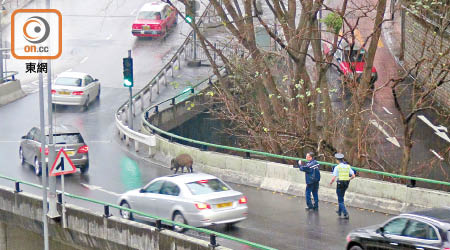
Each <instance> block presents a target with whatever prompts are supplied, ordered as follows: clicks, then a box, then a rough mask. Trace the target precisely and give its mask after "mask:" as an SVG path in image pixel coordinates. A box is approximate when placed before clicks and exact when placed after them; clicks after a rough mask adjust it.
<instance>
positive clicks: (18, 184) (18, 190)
mask: <svg viewBox="0 0 450 250" xmlns="http://www.w3.org/2000/svg"><path fill="white" fill-rule="evenodd" d="M15 186H16V189H15V190H14V192H16V193H20V192H22V190H21V189H20V182H18V181H16V185H15Z"/></svg>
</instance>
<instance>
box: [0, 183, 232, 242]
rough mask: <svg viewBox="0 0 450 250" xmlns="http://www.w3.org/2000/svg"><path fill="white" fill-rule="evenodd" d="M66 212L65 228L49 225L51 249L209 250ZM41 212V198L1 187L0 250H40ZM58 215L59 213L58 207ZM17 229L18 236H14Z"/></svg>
mask: <svg viewBox="0 0 450 250" xmlns="http://www.w3.org/2000/svg"><path fill="white" fill-rule="evenodd" d="M66 210H67V212H66V217H67V228H63V227H62V223H61V222H58V221H53V220H50V222H49V239H50V246H53V247H52V248H51V249H111V250H116V249H117V250H122V249H161V250H165V249H177V250H183V249H196V250H206V249H211V247H210V246H209V243H208V242H206V241H203V240H198V239H195V238H193V237H190V236H187V235H184V234H179V233H176V232H173V231H170V230H162V231H158V230H156V228H154V227H151V226H148V225H146V224H142V223H137V222H133V221H128V220H124V219H121V218H120V217H115V216H113V217H109V218H105V217H103V216H102V214H99V213H95V212H92V211H90V210H88V209H85V208H81V207H78V206H75V205H71V204H67V205H66ZM42 211H43V210H42V198H41V197H38V196H35V195H32V194H27V193H24V192H21V193H16V192H14V190H13V189H10V188H7V187H1V186H0V239H1V243H0V250H6V249H30V250H31V249H33V250H34V249H43V248H44V247H43V236H42V235H43V234H44V233H43V222H42V213H43V212H42ZM58 211H59V212H60V213H61V206H60V205H59V204H58ZM17 228H20V233H14V232H17ZM30 235H31V236H33V238H36V237H37V238H38V240H37V241H35V242H33V244H28V243H30V242H29V240H30V237H29V236H30ZM22 241H23V242H24V243H23V244H22V243H21V242H22ZM27 242H28V243H27ZM27 245H29V246H30V247H26V246H27ZM17 246H19V248H18V247H17ZM215 249H220V250H224V249H227V248H224V247H216V248H215Z"/></svg>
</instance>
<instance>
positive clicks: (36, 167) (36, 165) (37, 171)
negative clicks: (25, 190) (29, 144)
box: [34, 157, 42, 176]
mask: <svg viewBox="0 0 450 250" xmlns="http://www.w3.org/2000/svg"><path fill="white" fill-rule="evenodd" d="M34 173H35V174H36V176H40V175H41V174H42V167H41V166H40V164H39V160H38V158H37V157H35V158H34Z"/></svg>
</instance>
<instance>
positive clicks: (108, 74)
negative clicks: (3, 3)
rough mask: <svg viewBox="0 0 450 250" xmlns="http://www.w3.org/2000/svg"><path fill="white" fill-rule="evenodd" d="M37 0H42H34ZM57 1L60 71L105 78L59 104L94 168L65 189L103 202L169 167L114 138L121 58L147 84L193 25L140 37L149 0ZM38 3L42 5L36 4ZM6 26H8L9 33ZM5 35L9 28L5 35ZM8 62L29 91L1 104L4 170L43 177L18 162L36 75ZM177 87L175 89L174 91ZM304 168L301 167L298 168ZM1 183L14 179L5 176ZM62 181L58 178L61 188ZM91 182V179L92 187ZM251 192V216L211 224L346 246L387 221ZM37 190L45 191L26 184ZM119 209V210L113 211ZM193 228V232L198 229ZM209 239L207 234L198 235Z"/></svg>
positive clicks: (284, 242) (272, 242)
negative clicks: (356, 231) (139, 16)
mask: <svg viewBox="0 0 450 250" xmlns="http://www.w3.org/2000/svg"><path fill="white" fill-rule="evenodd" d="M36 2H37V5H38V4H40V3H41V2H40V1H36ZM54 2H55V3H56V4H55V5H53V6H52V7H53V8H57V9H59V10H60V11H61V12H62V13H63V20H64V30H63V40H64V41H63V55H62V57H61V58H60V59H58V60H55V61H54V62H53V63H52V65H53V66H54V73H55V75H56V74H57V73H59V72H61V71H65V70H72V71H85V72H89V73H92V75H93V76H94V77H96V78H99V79H100V81H101V83H102V92H101V97H100V100H99V101H97V102H95V103H93V104H92V105H91V106H90V107H89V109H88V110H87V111H85V112H83V111H81V109H80V108H77V107H60V106H58V107H57V110H56V113H55V115H54V119H55V123H56V124H72V125H74V126H76V127H78V128H79V129H80V131H81V133H82V134H83V136H84V138H85V140H86V142H87V144H88V145H89V155H90V166H91V167H90V169H89V173H88V175H86V176H82V175H80V174H79V173H76V174H73V175H70V176H67V177H66V181H65V183H66V187H65V189H66V191H67V192H69V193H73V194H78V195H82V196H86V197H89V198H92V199H97V200H102V201H106V202H115V201H116V199H117V194H120V193H123V192H125V191H127V190H130V189H133V188H137V187H140V186H141V185H143V184H145V183H147V182H148V181H149V180H151V179H152V178H154V177H157V176H161V175H166V174H169V170H168V169H167V168H165V167H163V166H162V165H161V163H158V162H153V161H152V160H151V159H144V158H141V157H139V156H137V155H135V154H134V153H130V152H128V150H127V148H126V147H125V146H124V145H123V144H122V143H121V141H120V140H119V139H118V137H117V133H116V130H115V124H114V121H113V118H114V112H115V111H116V109H117V108H118V107H119V106H120V105H121V104H122V103H123V102H124V101H125V100H126V98H127V95H128V92H127V90H126V89H124V88H123V87H122V82H121V80H122V65H121V64H122V60H121V58H122V57H124V56H126V53H127V50H128V49H131V48H132V49H133V57H134V59H135V63H134V64H135V79H136V81H137V82H136V88H135V89H139V88H140V87H142V86H144V85H145V84H146V83H147V81H148V80H149V79H151V77H152V76H153V75H154V74H155V73H156V72H157V71H159V69H160V67H161V66H162V65H163V64H164V58H166V57H167V55H169V54H170V53H171V52H173V51H175V50H176V49H177V47H178V46H177V45H178V44H180V43H181V41H183V40H184V37H185V34H186V33H187V32H188V30H187V29H185V28H184V27H185V26H183V24H182V22H180V25H179V26H178V27H177V28H176V30H175V31H174V32H173V33H172V34H171V35H170V36H169V37H168V38H167V39H166V41H163V40H160V39H156V40H136V39H135V38H133V37H132V36H131V34H130V24H131V22H132V20H133V19H134V14H133V13H135V12H136V10H137V9H138V8H139V7H140V6H141V5H142V4H143V3H144V2H146V1H138V0H135V1H124V0H123V1H106V0H101V1H93V0H92V1H86V4H84V6H85V7H82V6H80V5H79V4H78V3H75V2H74V1H69V0H67V1H58V2H56V1H54ZM32 7H38V6H32ZM6 33H7V32H5V33H4V35H5V34H6ZM5 36H6V35H5ZM10 61H11V62H9V64H8V68H9V69H10V70H15V69H14V67H16V68H17V70H19V71H20V72H21V73H20V74H19V78H21V79H23V80H22V81H23V82H24V85H25V88H26V90H27V92H28V93H31V94H30V95H28V96H26V97H25V98H23V99H20V100H18V101H16V102H14V103H11V104H8V105H5V106H3V107H0V174H2V175H6V176H10V177H14V178H18V179H21V180H24V181H29V182H33V183H38V184H41V178H40V177H37V176H35V175H34V172H33V171H32V168H31V167H29V166H21V164H20V163H19V157H18V148H19V139H20V137H21V136H22V135H24V134H25V133H26V132H27V131H28V130H29V129H30V128H31V127H32V126H37V125H39V102H38V95H37V93H35V91H36V89H37V86H36V82H35V80H36V79H37V75H26V74H24V73H23V71H24V69H25V66H24V62H23V61H13V60H12V59H11V60H10ZM172 91H173V90H172ZM299 174H300V173H299ZM0 185H6V186H9V187H12V185H13V183H11V182H8V181H4V180H1V181H0ZM59 185H60V181H59V179H58V187H59ZM89 185H90V186H89ZM234 187H235V188H236V189H237V190H240V191H242V192H243V193H245V194H246V195H247V197H248V198H249V207H250V212H249V218H248V220H246V221H244V222H242V223H240V224H238V225H237V226H236V227H235V228H233V229H231V230H226V229H225V228H224V227H222V226H215V227H212V229H213V230H218V231H221V232H225V233H227V234H231V235H234V236H237V237H240V238H244V239H247V240H250V241H254V242H258V243H261V244H266V245H269V246H272V247H276V248H279V249H342V248H343V247H344V246H345V235H346V233H347V232H348V231H350V230H351V229H353V228H357V227H361V226H366V225H371V224H374V223H379V222H381V221H384V220H386V219H387V218H388V217H389V216H387V215H384V214H379V213H372V212H370V211H361V210H358V209H350V213H351V219H350V221H343V220H339V219H338V218H337V217H336V214H335V213H334V210H335V209H336V206H335V205H334V204H328V203H321V208H320V211H319V212H318V213H306V212H305V211H304V200H303V198H302V197H292V196H287V195H281V194H277V193H272V192H268V191H263V190H258V189H255V188H250V187H246V186H242V185H234ZM22 188H23V189H24V190H25V191H27V192H32V193H35V194H38V195H40V194H41V191H40V190H37V189H34V188H29V187H22ZM69 202H70V203H74V204H77V205H80V206H84V207H89V208H90V209H92V210H95V211H102V209H103V208H102V207H99V206H97V205H93V204H91V203H87V202H81V201H75V200H69ZM113 213H114V214H116V215H117V214H118V213H117V211H113ZM188 234H191V235H195V236H198V235H196V234H195V233H193V232H188ZM198 237H201V238H205V239H207V237H205V236H198ZM219 243H220V244H222V245H224V246H228V247H231V248H234V249H248V248H247V247H243V246H240V245H237V244H234V243H232V242H229V241H222V240H219Z"/></svg>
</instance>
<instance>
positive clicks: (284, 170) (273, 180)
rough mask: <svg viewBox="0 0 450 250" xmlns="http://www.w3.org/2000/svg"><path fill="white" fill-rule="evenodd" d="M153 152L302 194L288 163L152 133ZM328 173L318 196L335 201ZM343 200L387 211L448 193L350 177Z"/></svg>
mask: <svg viewBox="0 0 450 250" xmlns="http://www.w3.org/2000/svg"><path fill="white" fill-rule="evenodd" d="M156 138H157V143H156V144H157V146H156V147H155V149H154V150H155V151H157V152H158V153H157V154H156V155H155V156H154V157H156V158H158V160H162V161H165V162H166V163H167V164H166V165H167V166H169V165H170V164H169V161H170V159H172V158H173V157H175V156H176V155H178V154H181V153H187V154H190V155H191V156H192V158H193V159H194V169H195V170H194V171H200V172H205V173H210V174H213V175H216V176H218V177H220V178H222V179H224V180H226V181H229V182H234V183H240V184H245V185H249V186H253V187H259V188H263V189H267V190H271V191H276V192H281V193H286V194H291V195H299V196H304V195H305V188H306V184H305V174H304V173H303V172H300V171H299V169H294V168H293V167H292V165H286V164H280V163H274V162H268V161H263V160H257V159H244V158H242V157H239V156H233V155H228V154H223V153H217V152H211V151H201V150H200V149H197V148H194V147H189V146H185V145H182V144H178V143H174V142H169V141H168V140H167V139H165V138H162V137H161V136H156ZM331 178H332V174H331V173H330V172H325V171H322V172H321V181H320V188H319V196H320V199H321V200H324V201H330V202H334V203H337V196H336V190H335V187H336V186H335V185H336V184H333V186H332V187H330V186H329V183H330V181H331ZM345 198H346V204H348V205H350V206H353V207H358V208H365V209H371V210H376V211H380V212H387V213H394V214H395V213H399V212H404V211H411V210H418V209H424V208H429V207H439V206H448V205H449V204H450V193H448V192H443V191H436V190H430V189H425V188H418V187H415V188H409V187H407V186H405V185H401V184H395V183H390V182H385V181H379V180H373V179H368V178H362V177H357V178H355V179H354V180H352V181H351V184H350V187H349V189H348V192H347V195H346V197H345Z"/></svg>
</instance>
